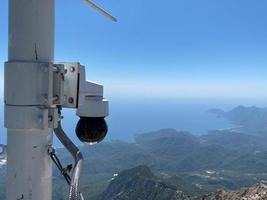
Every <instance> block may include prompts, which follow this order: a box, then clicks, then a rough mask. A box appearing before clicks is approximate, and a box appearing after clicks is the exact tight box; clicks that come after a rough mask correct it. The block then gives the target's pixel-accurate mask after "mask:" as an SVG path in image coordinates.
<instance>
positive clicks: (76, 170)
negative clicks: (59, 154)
mask: <svg viewBox="0 0 267 200" xmlns="http://www.w3.org/2000/svg"><path fill="white" fill-rule="evenodd" d="M60 110H61V108H60V107H59V115H60V114H61V113H60ZM54 132H55V134H56V136H57V137H58V139H59V140H60V142H61V143H62V144H63V145H64V146H65V148H66V149H67V150H68V151H69V152H70V153H71V155H72V157H73V159H74V161H75V164H74V167H73V170H72V175H71V179H70V190H69V200H83V199H84V198H83V196H82V194H81V193H80V190H79V181H80V175H81V170H82V163H83V155H82V153H81V152H80V150H79V149H78V147H77V146H76V145H75V144H74V143H73V142H72V141H71V140H70V138H69V137H68V136H67V135H66V133H65V132H64V130H63V129H62V127H61V121H59V122H58V127H57V128H55V129H54Z"/></svg>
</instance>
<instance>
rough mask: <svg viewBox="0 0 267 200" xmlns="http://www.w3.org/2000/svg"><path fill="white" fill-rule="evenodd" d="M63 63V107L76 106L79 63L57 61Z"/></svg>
mask: <svg viewBox="0 0 267 200" xmlns="http://www.w3.org/2000/svg"><path fill="white" fill-rule="evenodd" d="M57 64H63V65H64V70H65V75H64V86H63V87H64V98H63V104H62V106H63V107H66V108H77V105H78V84H79V67H80V63H57Z"/></svg>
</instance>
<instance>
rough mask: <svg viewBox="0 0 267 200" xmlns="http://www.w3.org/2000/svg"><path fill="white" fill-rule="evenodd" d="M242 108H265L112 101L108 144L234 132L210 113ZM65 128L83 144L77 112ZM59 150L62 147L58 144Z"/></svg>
mask: <svg viewBox="0 0 267 200" xmlns="http://www.w3.org/2000/svg"><path fill="white" fill-rule="evenodd" d="M238 105H245V106H252V105H256V106H265V105H264V103H259V102H242V101H218V100H196V99H191V100H167V99H165V100H160V99H156V100H140V99H136V100H130V99H125V100H122V99H111V101H110V115H109V117H108V118H107V122H108V125H109V133H108V136H107V137H106V139H105V140H124V141H128V142H132V141H134V135H135V134H140V133H144V132H151V131H155V130H158V129H163V128H175V129H177V130H183V131H188V132H190V133H192V134H194V135H202V134H205V133H206V132H207V131H208V130H210V129H223V128H230V127H233V126H234V125H233V124H231V123H230V122H229V121H227V120H225V119H222V118H217V117H216V116H214V115H212V114H209V113H207V112H206V111H207V110H208V109H211V108H221V109H224V110H230V109H232V108H234V107H235V106H238ZM63 115H64V119H63V122H62V124H63V128H64V129H65V131H66V132H67V133H68V134H69V136H70V137H71V138H72V139H73V140H74V141H75V143H77V144H79V140H78V139H77V137H76V135H75V126H76V124H77V121H78V120H79V118H78V117H77V116H76V115H75V110H71V109H65V110H63ZM0 131H1V134H0V143H5V142H6V129H5V128H3V106H0ZM54 144H55V145H56V146H61V145H60V143H59V141H58V140H56V139H55V140H54Z"/></svg>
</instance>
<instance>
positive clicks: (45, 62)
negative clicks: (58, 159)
mask: <svg viewBox="0 0 267 200" xmlns="http://www.w3.org/2000/svg"><path fill="white" fill-rule="evenodd" d="M54 9H55V2H54V0H9V35H8V37H9V43H8V62H7V63H6V65H5V127H6V128H8V130H7V134H8V142H7V143H8V150H7V159H8V160H7V184H6V185H7V192H6V198H7V200H20V199H27V200H51V199H52V162H51V159H50V157H49V155H48V154H47V148H48V146H49V145H51V143H52V131H51V128H49V126H48V112H49V109H48V106H47V105H49V101H50V94H49V91H50V90H51V83H50V82H49V81H48V80H50V78H51V74H50V68H51V63H52V62H53V59H54V58H53V57H54V52H53V51H54V14H55V10H54ZM48 82H49V83H48ZM46 91H48V92H46Z"/></svg>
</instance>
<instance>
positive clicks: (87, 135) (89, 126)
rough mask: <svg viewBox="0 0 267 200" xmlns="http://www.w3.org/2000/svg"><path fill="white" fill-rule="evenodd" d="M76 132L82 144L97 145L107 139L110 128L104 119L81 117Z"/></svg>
mask: <svg viewBox="0 0 267 200" xmlns="http://www.w3.org/2000/svg"><path fill="white" fill-rule="evenodd" d="M75 131H76V135H77V137H78V138H79V139H80V141H81V142H84V143H88V144H95V143H99V142H101V141H102V140H103V139H104V138H105V136H106V135H107V132H108V126H107V123H106V121H105V119H104V117H81V118H80V120H79V122H78V124H77V126H76V130H75Z"/></svg>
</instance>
